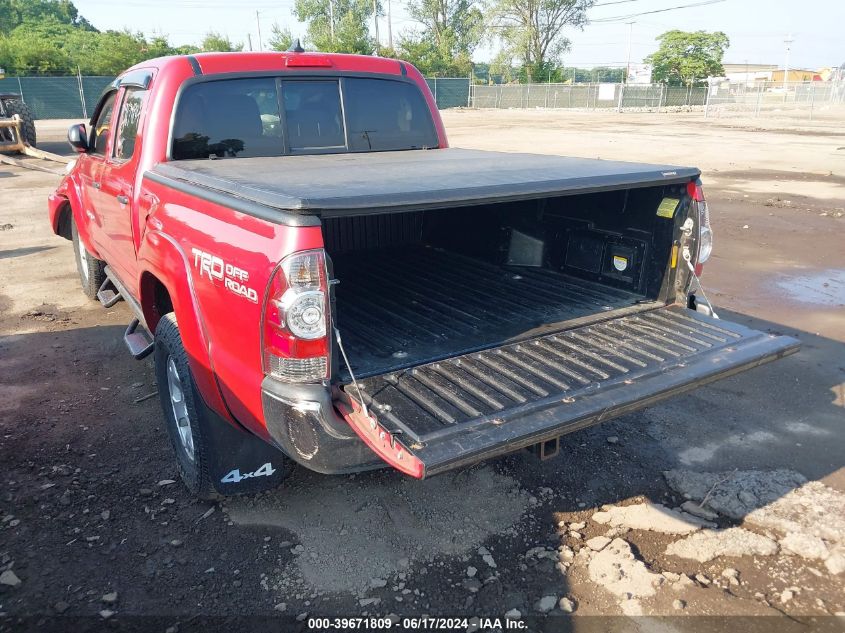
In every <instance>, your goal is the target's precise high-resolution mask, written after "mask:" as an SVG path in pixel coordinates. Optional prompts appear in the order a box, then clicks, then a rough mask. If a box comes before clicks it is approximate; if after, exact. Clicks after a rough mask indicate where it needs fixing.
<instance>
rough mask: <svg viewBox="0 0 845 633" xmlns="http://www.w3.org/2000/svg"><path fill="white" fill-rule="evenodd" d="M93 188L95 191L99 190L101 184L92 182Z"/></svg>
mask: <svg viewBox="0 0 845 633" xmlns="http://www.w3.org/2000/svg"><path fill="white" fill-rule="evenodd" d="M91 186H92V187H94V189H99V188H100V183H98V182H96V181H95V182H92V183H91Z"/></svg>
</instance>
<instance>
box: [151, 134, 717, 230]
mask: <svg viewBox="0 0 845 633" xmlns="http://www.w3.org/2000/svg"><path fill="white" fill-rule="evenodd" d="M699 173H700V172H699V170H698V169H695V168H691V167H674V166H669V165H648V164H641V163H626V162H618V161H605V160H595V159H586V158H570V157H563V156H541V155H536V154H516V153H507V152H488V151H480V150H469V149H451V148H450V149H437V150H408V151H401V152H372V153H346V154H322V155H309V156H278V157H269V158H238V159H228V160H227V159H218V160H181V161H169V162H164V163H159V164H158V165H156V166H155V167H154V168H153V169H151V170H149V171H147V172H146V174H145V177H146V178H149V179H150V180H153V181H156V182H159V183H162V184H165V185H167V186H169V187H172V188H174V189H177V190H181V191H186V192H188V193H191V194H193V195H198V196H200V197H205V198H207V199H212V198H213V199H215V201H218V202H221V203H222V204H230V205H231V206H234V207H235V208H238V210H242V211H245V212H247V213H251V214H253V215H259V216H260V217H264V218H265V219H268V220H275V221H277V222H280V223H286V220H287V219H291V216H293V219H295V217H296V216H302V215H306V216H314V217H317V218H319V217H342V216H349V215H366V214H372V213H386V212H395V211H399V210H409V211H410V210H418V209H437V208H444V207H454V206H465V205H475V204H478V203H479V202H484V203H493V202H507V201H512V200H525V199H532V198H541V197H545V196H549V195H569V194H579V193H590V192H595V191H609V190H614V189H630V188H636V187H646V186H654V185H656V184H657V185H660V184H665V185H669V184H677V183H683V182H688V181H689V180H690V179H691V178H695V177H697V176H698V175H699ZM274 212H275V215H274ZM286 216H287V217H286ZM300 222H301V220H300Z"/></svg>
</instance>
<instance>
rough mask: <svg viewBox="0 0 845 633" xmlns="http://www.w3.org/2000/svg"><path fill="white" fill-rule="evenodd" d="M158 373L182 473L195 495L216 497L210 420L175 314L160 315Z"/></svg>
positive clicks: (171, 441)
mask: <svg viewBox="0 0 845 633" xmlns="http://www.w3.org/2000/svg"><path fill="white" fill-rule="evenodd" d="M155 373H156V382H157V383H158V393H159V399H160V400H161V408H162V410H163V412H164V417H165V421H166V424H167V434H168V435H169V436H170V443H171V445H172V446H173V451H174V452H175V453H176V464H177V468H178V470H179V476H180V477H181V478H182V481H183V482H184V483H185V486H187V488H188V490H189V491H190V492H191V494H193V495H194V496H196V497H198V498H200V499H214V498H216V496H217V495H216V493H215V491H214V486H213V484H212V480H211V475H210V473H209V470H210V469H209V458H210V452H211V447H210V443H209V438H208V437H207V433H206V430H207V429H208V420H206V419H205V411H204V409H203V407H202V406H201V403H200V401H199V396H198V392H197V389H196V386H195V384H194V378H193V376H192V375H191V369H190V367H189V366H188V354H187V352H186V351H185V347H184V346H183V345H182V337H181V336H180V334H179V325H178V324H177V322H176V316H175V315H174V314H173V313H172V312H171V313H169V314H165V315H164V316H163V317H161V320H160V321H159V322H158V326H157V327H156V331H155Z"/></svg>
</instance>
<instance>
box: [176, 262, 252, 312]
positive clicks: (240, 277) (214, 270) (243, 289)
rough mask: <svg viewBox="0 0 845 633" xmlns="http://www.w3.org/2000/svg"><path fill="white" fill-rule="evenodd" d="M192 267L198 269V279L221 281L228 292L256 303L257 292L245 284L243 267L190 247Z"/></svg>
mask: <svg viewBox="0 0 845 633" xmlns="http://www.w3.org/2000/svg"><path fill="white" fill-rule="evenodd" d="M191 252H192V253H193V254H194V267H195V268H196V269H197V270H198V271H199V274H200V279H202V278H203V277H208V278H209V279H210V280H211V281H215V280H216V281H222V282H223V286H224V287H225V288H226V289H227V290H229V291H230V292H233V293H235V294H236V295H240V296H241V297H245V298H246V299H249V300H250V301H252V302H253V303H258V293H257V292H256V291H255V289H254V288H250V287H249V286H247V285H246V284H247V282H248V281H249V273H248V272H247V271H245V270H244V269H243V268H238V267H237V266H234V265H233V264H227V263H226V262H224V261H223V260H222V259H221V258H220V257H217V256H216V255H212V254H211V253H206V252H205V251H201V250H200V249H198V248H192V249H191Z"/></svg>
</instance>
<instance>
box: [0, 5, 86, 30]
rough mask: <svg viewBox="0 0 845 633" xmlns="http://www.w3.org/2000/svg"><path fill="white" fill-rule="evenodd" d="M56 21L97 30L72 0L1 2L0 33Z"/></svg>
mask: <svg viewBox="0 0 845 633" xmlns="http://www.w3.org/2000/svg"><path fill="white" fill-rule="evenodd" d="M46 20H55V21H56V22H58V23H60V24H69V25H71V26H78V27H81V28H84V29H87V30H89V31H93V30H95V29H94V27H93V26H91V23H90V22H88V20H86V19H85V18H83V17H82V16H81V15H79V11H78V10H77V8H76V6H75V5H74V4H73V2H71V1H70V0H0V33H2V34H8V33H10V32H11V31H13V30H14V29H16V28H17V27H19V26H20V25H21V24H26V23H30V24H36V23H39V22H42V21H46Z"/></svg>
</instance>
